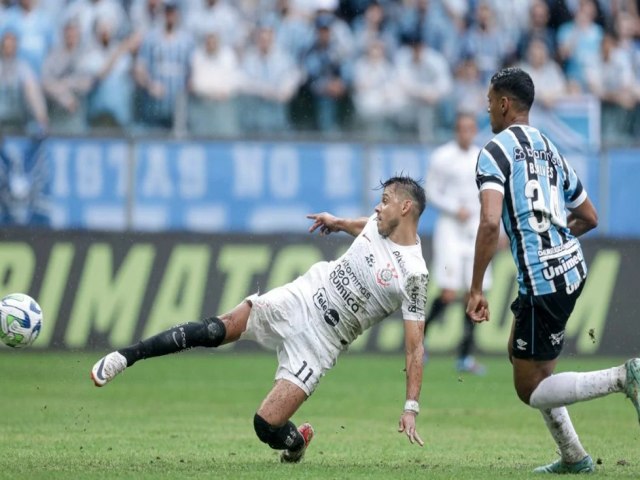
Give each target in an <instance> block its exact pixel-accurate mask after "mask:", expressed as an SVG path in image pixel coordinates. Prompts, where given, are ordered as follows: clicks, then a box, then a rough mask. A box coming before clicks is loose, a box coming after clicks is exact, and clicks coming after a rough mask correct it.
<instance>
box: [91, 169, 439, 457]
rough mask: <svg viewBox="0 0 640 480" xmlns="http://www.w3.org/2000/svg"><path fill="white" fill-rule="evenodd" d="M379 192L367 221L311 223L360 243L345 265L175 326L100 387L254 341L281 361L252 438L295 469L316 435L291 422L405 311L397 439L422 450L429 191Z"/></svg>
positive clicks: (337, 263) (125, 352)
mask: <svg viewBox="0 0 640 480" xmlns="http://www.w3.org/2000/svg"><path fill="white" fill-rule="evenodd" d="M381 187H382V188H383V190H382V197H381V200H380V203H379V204H378V205H377V206H376V207H375V214H374V215H372V216H371V217H369V218H366V217H365V218H359V219H342V218H337V217H334V216H333V215H330V214H329V213H326V212H325V213H318V214H312V215H309V218H310V219H312V220H313V221H314V223H313V224H312V225H311V227H310V229H309V231H310V232H313V231H315V230H317V229H319V231H320V233H321V234H329V233H333V232H340V231H343V232H347V233H349V234H351V235H353V236H354V237H356V238H355V240H354V241H353V243H352V244H351V246H350V248H349V249H348V250H347V252H346V253H345V254H344V255H342V256H341V257H340V258H338V259H337V260H334V261H331V262H318V263H316V264H315V265H313V266H312V267H311V268H310V269H309V270H308V271H307V272H306V273H305V274H304V275H302V276H300V277H298V278H297V279H296V280H294V281H293V282H291V283H288V284H286V285H284V286H282V287H278V288H275V289H273V290H271V291H269V292H267V293H265V294H264V295H252V296H251V297H249V298H247V299H245V300H244V301H243V302H242V303H240V305H238V306H237V307H236V308H234V309H233V310H232V311H231V312H229V313H227V314H224V315H221V316H220V317H210V318H207V319H205V320H203V321H202V322H189V323H184V324H181V325H177V326H175V327H173V328H171V329H169V330H166V331H164V332H162V333H160V334H158V335H155V336H153V337H150V338H148V339H145V340H142V341H140V342H138V343H136V344H134V345H131V346H130V347H126V348H123V349H119V350H117V351H114V352H112V353H110V354H108V355H106V356H105V357H103V358H102V359H100V360H99V361H98V362H97V363H96V364H95V365H94V367H93V369H92V371H91V378H92V379H93V381H94V383H95V385H96V386H99V387H101V386H103V385H105V384H106V383H107V382H109V381H110V380H112V379H113V378H114V377H115V376H116V375H118V374H119V373H121V372H122V371H124V369H125V368H127V367H130V366H132V365H133V364H134V363H135V362H136V361H138V360H141V359H145V358H151V357H156V356H160V355H166V354H169V353H174V352H178V351H182V350H186V349H189V348H193V347H198V346H202V347H217V346H219V345H222V344H226V343H230V342H235V341H236V340H239V339H241V338H243V339H252V340H255V341H257V342H258V343H260V344H261V345H263V346H265V347H268V348H274V349H275V350H276V352H277V356H278V368H277V371H276V375H275V379H276V381H275V384H274V386H273V388H272V390H271V391H270V392H269V393H268V394H267V396H266V398H265V399H264V400H263V402H262V404H261V405H260V407H259V408H258V411H257V412H256V414H255V416H254V428H255V431H256V434H257V436H258V438H259V439H260V440H261V441H262V442H264V443H267V444H268V445H269V446H270V447H271V448H273V449H277V450H282V454H281V457H280V458H281V460H282V461H283V462H299V461H300V460H301V459H302V457H303V455H304V452H305V450H306V448H307V446H308V445H309V442H310V441H311V438H312V437H313V433H314V432H313V428H312V427H311V425H309V424H308V423H305V424H303V425H301V426H300V428H296V427H295V425H294V424H293V423H292V422H291V421H290V418H291V417H292V416H293V414H294V413H295V412H296V411H297V410H298V408H299V407H300V406H301V405H302V403H303V402H304V401H305V400H306V399H307V398H308V397H309V396H310V395H311V394H312V393H313V391H314V390H315V388H316V386H317V385H318V382H319V381H320V378H321V377H322V376H324V375H325V373H326V372H327V371H328V370H329V369H331V368H332V367H333V366H334V365H335V363H336V361H337V358H338V356H339V355H340V353H341V352H343V351H345V350H346V349H347V347H348V346H349V344H351V343H352V342H353V341H354V340H355V339H356V338H357V337H358V335H360V334H361V333H362V332H363V331H364V330H366V329H368V328H369V327H371V326H372V325H375V324H376V323H379V322H381V321H382V320H383V319H385V318H386V317H388V316H389V315H391V314H392V313H393V312H395V311H397V310H401V312H402V318H403V320H404V331H405V351H406V402H405V405H404V408H403V411H402V413H401V415H400V420H399V428H398V431H399V432H404V433H405V434H406V435H407V437H408V438H409V441H410V442H411V443H414V442H415V443H417V444H419V445H420V446H422V445H423V444H424V442H423V441H422V439H421V438H420V435H419V434H418V431H417V430H416V416H417V415H418V413H419V411H420V408H419V403H418V401H419V397H420V388H421V385H422V369H423V366H422V356H423V354H424V347H423V341H424V308H425V303H426V298H427V283H428V278H429V277H428V271H427V267H426V264H425V261H424V258H423V256H422V246H421V243H420V239H419V237H418V234H417V229H418V220H419V218H420V215H421V214H422V212H423V211H424V208H425V203H426V199H425V193H424V189H423V188H422V187H421V186H420V185H419V184H418V183H417V182H416V181H415V180H413V179H411V178H409V177H404V176H400V177H393V178H390V179H389V180H387V181H386V182H384V183H382V184H381Z"/></svg>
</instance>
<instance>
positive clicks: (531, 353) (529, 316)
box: [511, 282, 584, 360]
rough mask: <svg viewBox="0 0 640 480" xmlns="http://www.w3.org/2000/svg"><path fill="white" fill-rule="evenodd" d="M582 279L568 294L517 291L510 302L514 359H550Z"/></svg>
mask: <svg viewBox="0 0 640 480" xmlns="http://www.w3.org/2000/svg"><path fill="white" fill-rule="evenodd" d="M582 287H584V282H582V283H581V284H580V286H579V287H578V288H577V289H576V290H574V291H573V292H572V293H567V292H566V291H565V290H562V291H560V292H556V293H550V294H548V295H538V296H535V295H529V294H523V293H520V294H519V295H518V298H516V299H515V300H514V301H513V303H512V304H511V311H512V312H513V315H514V316H515V329H514V332H513V344H512V345H511V346H512V355H513V356H514V357H516V358H522V359H533V360H553V359H555V358H557V357H558V355H560V352H561V351H562V347H563V345H564V329H565V326H566V325H567V320H569V316H570V315H571V312H573V308H574V307H575V305H576V301H577V300H578V297H579V296H580V293H581V292H582Z"/></svg>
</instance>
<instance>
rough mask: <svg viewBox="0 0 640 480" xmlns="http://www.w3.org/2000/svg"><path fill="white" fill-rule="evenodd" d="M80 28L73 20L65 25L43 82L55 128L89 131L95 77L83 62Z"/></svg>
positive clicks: (44, 71)
mask: <svg viewBox="0 0 640 480" xmlns="http://www.w3.org/2000/svg"><path fill="white" fill-rule="evenodd" d="M83 54H84V51H83V47H82V44H81V41H80V28H79V26H78V24H77V23H76V22H75V21H73V20H71V21H68V22H67V23H66V24H65V25H64V27H63V36H62V43H61V45H59V46H58V47H56V48H54V49H53V50H52V51H51V52H50V53H49V55H47V58H46V60H45V62H44V66H43V67H42V84H43V87H44V91H45V94H46V95H47V98H48V100H49V102H48V103H49V117H50V119H51V129H52V131H54V132H56V133H69V134H78V133H83V132H84V131H85V130H86V126H87V122H86V113H87V112H86V95H87V92H88V91H89V89H90V88H91V76H90V75H89V72H88V71H87V70H86V68H85V65H84V63H83V60H84V56H83Z"/></svg>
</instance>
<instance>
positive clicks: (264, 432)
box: [253, 413, 278, 448]
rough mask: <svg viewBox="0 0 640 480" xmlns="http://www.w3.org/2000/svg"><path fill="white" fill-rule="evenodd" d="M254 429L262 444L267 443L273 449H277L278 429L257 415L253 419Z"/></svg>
mask: <svg viewBox="0 0 640 480" xmlns="http://www.w3.org/2000/svg"><path fill="white" fill-rule="evenodd" d="M253 428H254V430H255V431H256V435H257V436H258V438H259V439H260V441H261V442H262V443H266V444H267V445H269V446H270V447H271V448H277V447H275V446H274V445H275V444H277V437H276V431H277V430H278V427H274V426H273V425H271V424H270V423H269V422H267V421H266V420H265V419H264V418H262V417H261V416H260V415H258V414H257V413H256V414H255V415H254V417H253Z"/></svg>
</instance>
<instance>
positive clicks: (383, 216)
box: [375, 185, 403, 237]
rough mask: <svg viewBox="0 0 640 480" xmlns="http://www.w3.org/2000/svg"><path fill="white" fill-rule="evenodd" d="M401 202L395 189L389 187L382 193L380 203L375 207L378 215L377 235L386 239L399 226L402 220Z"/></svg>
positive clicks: (392, 186) (391, 186)
mask: <svg viewBox="0 0 640 480" xmlns="http://www.w3.org/2000/svg"><path fill="white" fill-rule="evenodd" d="M402 203H403V202H402V200H401V199H400V198H399V197H398V195H397V194H396V187H395V186H394V185H390V186H388V187H387V188H385V189H384V191H383V192H382V198H381V199H380V203H379V204H378V205H377V206H376V208H375V212H376V213H377V214H378V218H377V220H378V233H379V234H380V235H382V236H383V237H388V236H389V235H391V234H392V233H393V231H394V230H395V229H396V227H397V226H398V225H399V224H400V219H401V218H402Z"/></svg>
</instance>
